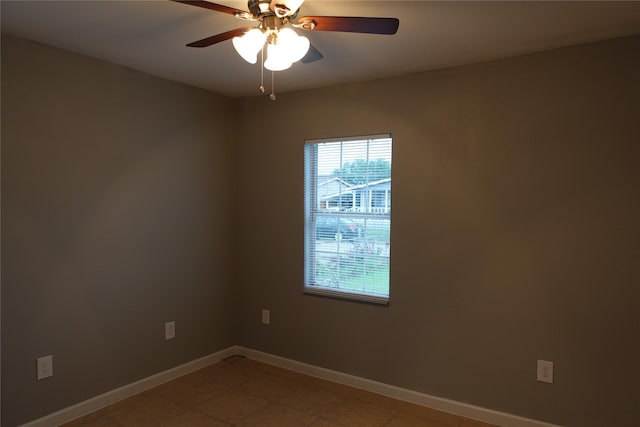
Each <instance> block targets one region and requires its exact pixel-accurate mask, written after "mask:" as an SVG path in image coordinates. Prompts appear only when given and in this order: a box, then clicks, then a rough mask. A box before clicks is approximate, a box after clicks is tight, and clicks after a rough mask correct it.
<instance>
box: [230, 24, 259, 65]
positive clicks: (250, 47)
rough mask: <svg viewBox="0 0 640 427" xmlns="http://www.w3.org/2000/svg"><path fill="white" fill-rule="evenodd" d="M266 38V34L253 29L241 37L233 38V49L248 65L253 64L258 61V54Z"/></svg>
mask: <svg viewBox="0 0 640 427" xmlns="http://www.w3.org/2000/svg"><path fill="white" fill-rule="evenodd" d="M266 38H267V35H266V33H263V32H262V31H261V30H259V29H258V28H254V29H253V30H249V31H248V32H247V33H246V34H245V35H243V36H242V37H234V38H233V40H232V41H233V47H234V48H235V49H236V52H238V54H239V55H240V56H241V57H242V58H243V59H244V60H245V61H247V62H248V63H250V64H255V63H256V62H257V61H258V52H260V50H261V49H262V47H263V46H264V42H265V40H266Z"/></svg>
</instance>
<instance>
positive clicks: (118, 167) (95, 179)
mask: <svg viewBox="0 0 640 427" xmlns="http://www.w3.org/2000/svg"><path fill="white" fill-rule="evenodd" d="M228 105H229V100H228V99H226V98H223V97H221V96H217V95H214V94H211V93H207V92H205V91H202V90H197V89H194V88H190V87H187V86H183V85H179V84H176V83H171V82H168V81H164V80H161V79H158V78H154V77H151V76H148V75H144V74H141V73H138V72H135V71H131V70H128V69H125V68H122V67H119V66H115V65H109V64H107V63H104V62H100V61H96V60H93V59H89V58H86V57H82V56H79V55H74V54H70V53H65V52H62V51H59V50H55V49H52V48H49V47H45V46H42V45H38V44H34V43H30V42H27V41H24V40H21V39H15V38H12V37H5V36H4V35H3V37H2V249H3V251H2V267H3V268H2V273H3V276H2V425H3V426H15V425H17V424H19V423H22V422H24V421H28V420H30V419H34V418H37V417H40V416H43V415H45V414H48V413H50V412H53V411H55V410H58V409H60V408H63V407H66V406H69V405H71V404H74V403H77V402H80V401H83V400H85V399H87V398H89V397H92V396H95V395H98V394H100V393H103V392H105V391H107V390H110V389H113V388H115V387H118V386H121V385H124V384H129V383H131V382H133V381H135V380H138V379H141V378H145V377H147V376H149V375H152V374H154V373H157V372H159V371H162V370H165V369H168V368H171V367H173V366H176V365H179V364H181V363H184V362H187V361H191V360H194V359H196V358H198V357H201V356H204V355H207V354H210V353H212V352H214V351H217V350H220V349H222V348H226V347H228V346H229V345H232V344H233V343H234V341H233V340H232V339H231V336H230V329H229V320H230V317H231V311H230V307H229V304H228V302H229V296H228V293H229V291H230V272H231V271H230V268H229V265H230V256H231V253H230V251H229V250H228V244H229V241H230V235H229V233H230V231H231V229H232V227H231V226H230V224H231V221H232V217H231V206H232V201H233V198H232V192H231V184H230V179H229V177H230V176H231V173H232V147H233V134H232V133H231V132H230V126H229V125H228V123H229V122H231V120H232V115H231V113H230V110H229V108H228ZM171 320H175V321H176V326H177V334H176V335H177V336H176V339H175V340H173V341H164V332H163V331H164V323H165V322H166V321H171ZM47 354H53V356H54V374H55V375H54V377H53V378H51V379H48V380H45V381H42V382H38V383H36V381H35V359H36V358H37V357H40V356H45V355H47Z"/></svg>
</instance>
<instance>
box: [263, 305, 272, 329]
mask: <svg viewBox="0 0 640 427" xmlns="http://www.w3.org/2000/svg"><path fill="white" fill-rule="evenodd" d="M262 323H263V324H264V325H268V324H270V323H271V311H269V310H267V309H264V308H263V309H262Z"/></svg>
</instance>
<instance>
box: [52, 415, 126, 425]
mask: <svg viewBox="0 0 640 427" xmlns="http://www.w3.org/2000/svg"><path fill="white" fill-rule="evenodd" d="M118 426H119V424H117V423H115V422H114V421H113V420H110V419H109V418H107V417H105V416H103V415H101V414H97V413H93V414H89V415H87V416H84V417H81V418H78V419H76V420H73V421H71V422H69V423H66V424H63V425H62V426H60V427H118Z"/></svg>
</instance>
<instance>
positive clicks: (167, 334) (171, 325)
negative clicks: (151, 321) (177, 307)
mask: <svg viewBox="0 0 640 427" xmlns="http://www.w3.org/2000/svg"><path fill="white" fill-rule="evenodd" d="M175 337H176V322H175V321H173V320H172V321H171V322H167V323H165V324H164V339H165V340H172V339H174V338H175Z"/></svg>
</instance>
